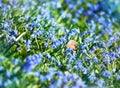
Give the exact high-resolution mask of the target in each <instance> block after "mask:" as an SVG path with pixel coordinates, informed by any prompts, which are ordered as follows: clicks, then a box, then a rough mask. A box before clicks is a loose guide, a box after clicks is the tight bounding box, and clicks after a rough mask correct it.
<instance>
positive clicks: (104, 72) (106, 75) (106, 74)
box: [101, 70, 112, 77]
mask: <svg viewBox="0 0 120 88" xmlns="http://www.w3.org/2000/svg"><path fill="white" fill-rule="evenodd" d="M101 74H102V75H103V76H104V77H110V76H111V75H112V74H111V73H110V71H108V70H103V71H102V72H101Z"/></svg>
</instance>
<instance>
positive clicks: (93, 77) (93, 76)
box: [88, 72, 96, 82]
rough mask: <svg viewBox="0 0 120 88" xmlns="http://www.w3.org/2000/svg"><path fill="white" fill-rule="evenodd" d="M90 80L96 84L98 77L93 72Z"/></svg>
mask: <svg viewBox="0 0 120 88" xmlns="http://www.w3.org/2000/svg"><path fill="white" fill-rule="evenodd" d="M88 78H89V80H90V81H92V82H94V81H95V80H96V76H95V74H94V73H93V72H92V73H90V75H89V77H88Z"/></svg>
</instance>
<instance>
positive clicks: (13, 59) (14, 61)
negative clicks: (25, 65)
mask: <svg viewBox="0 0 120 88" xmlns="http://www.w3.org/2000/svg"><path fill="white" fill-rule="evenodd" d="M12 63H13V64H14V65H17V64H20V63H21V61H20V59H17V58H12Z"/></svg>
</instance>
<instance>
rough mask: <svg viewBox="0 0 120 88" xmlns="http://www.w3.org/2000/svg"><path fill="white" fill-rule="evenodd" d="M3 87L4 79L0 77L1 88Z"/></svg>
mask: <svg viewBox="0 0 120 88" xmlns="http://www.w3.org/2000/svg"><path fill="white" fill-rule="evenodd" d="M1 86H3V77H2V76H0V87H1Z"/></svg>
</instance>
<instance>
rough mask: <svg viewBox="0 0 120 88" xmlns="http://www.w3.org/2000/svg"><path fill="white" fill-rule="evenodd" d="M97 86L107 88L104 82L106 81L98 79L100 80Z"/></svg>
mask: <svg viewBox="0 0 120 88" xmlns="http://www.w3.org/2000/svg"><path fill="white" fill-rule="evenodd" d="M96 84H97V86H98V87H99V88H104V87H105V81H104V79H98V80H97V81H96Z"/></svg>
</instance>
